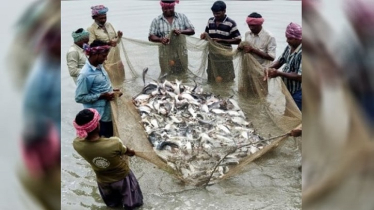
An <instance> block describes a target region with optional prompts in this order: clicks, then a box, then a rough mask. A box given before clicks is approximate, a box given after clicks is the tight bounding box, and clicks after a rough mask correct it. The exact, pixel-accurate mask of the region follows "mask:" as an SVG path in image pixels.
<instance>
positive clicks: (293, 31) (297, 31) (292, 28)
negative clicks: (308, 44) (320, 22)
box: [286, 22, 302, 40]
mask: <svg viewBox="0 0 374 210" xmlns="http://www.w3.org/2000/svg"><path fill="white" fill-rule="evenodd" d="M286 37H287V38H290V39H298V40H301V39H302V30H301V26H300V25H298V24H296V23H292V22H291V23H290V24H289V25H288V26H287V29H286Z"/></svg>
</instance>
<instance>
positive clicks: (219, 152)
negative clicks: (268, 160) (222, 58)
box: [133, 77, 267, 183]
mask: <svg viewBox="0 0 374 210" xmlns="http://www.w3.org/2000/svg"><path fill="white" fill-rule="evenodd" d="M160 78H161V77H160ZM160 78H159V79H160ZM143 82H145V80H144V81H143ZM133 104H134V105H135V107H136V108H137V110H138V112H139V115H140V117H141V123H142V124H143V127H144V130H145V132H146V134H147V135H148V140H149V142H150V144H151V145H152V146H153V149H154V151H155V153H156V154H157V155H158V156H159V157H160V159H161V160H163V161H165V163H167V164H168V166H169V167H170V168H172V169H173V170H176V171H179V172H180V173H181V175H182V176H183V177H184V179H186V180H190V181H191V182H194V183H206V182H207V179H208V178H209V176H210V174H211V173H212V172H213V171H212V170H213V167H215V165H216V163H217V161H219V160H221V158H223V157H224V156H225V155H226V154H227V152H228V149H230V150H231V149H234V148H237V147H238V146H241V145H248V146H246V147H242V148H240V149H238V150H237V151H234V152H233V153H232V154H231V155H229V156H227V157H225V159H224V160H223V161H222V162H221V164H220V165H219V166H218V167H217V170H216V171H215V172H214V173H213V176H212V179H211V181H212V180H216V179H219V178H220V177H222V176H224V174H226V173H227V172H228V171H229V170H230V167H229V166H230V165H236V164H239V163H240V161H241V159H242V158H245V157H246V156H248V155H252V154H253V153H255V152H257V151H259V150H261V148H263V147H265V146H266V145H267V143H265V142H262V141H261V138H262V137H260V136H259V135H258V134H256V132H255V129H254V128H253V127H252V124H251V123H250V122H249V121H247V119H246V116H245V114H244V112H243V111H242V110H241V109H240V107H239V105H238V103H237V102H236V101H235V100H234V99H233V98H226V99H225V98H222V97H220V96H217V95H214V94H212V93H204V92H202V88H200V86H199V85H198V84H197V82H196V81H195V80H194V86H188V85H185V84H183V83H182V81H179V80H175V81H168V80H166V79H165V80H157V81H152V82H150V83H148V84H147V85H145V86H144V87H143V88H142V90H141V92H140V93H139V94H138V95H136V96H134V97H133ZM204 180H205V182H204Z"/></svg>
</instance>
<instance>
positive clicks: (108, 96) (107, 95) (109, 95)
mask: <svg viewBox="0 0 374 210" xmlns="http://www.w3.org/2000/svg"><path fill="white" fill-rule="evenodd" d="M99 99H105V100H107V101H112V100H113V99H114V93H109V92H106V93H102V94H101V95H100V97H99Z"/></svg>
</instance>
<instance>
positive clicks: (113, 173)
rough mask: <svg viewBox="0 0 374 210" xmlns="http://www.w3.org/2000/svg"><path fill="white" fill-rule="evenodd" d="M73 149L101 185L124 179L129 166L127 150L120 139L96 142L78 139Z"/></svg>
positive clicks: (113, 138)
mask: <svg viewBox="0 0 374 210" xmlns="http://www.w3.org/2000/svg"><path fill="white" fill-rule="evenodd" d="M73 147H74V149H75V150H76V151H77V152H78V154H79V155H80V156H82V157H83V158H84V159H85V160H86V161H87V162H88V163H89V164H90V165H91V167H92V169H93V170H94V172H95V174H96V180H97V182H99V183H103V184H110V183H113V182H117V181H119V180H122V179H124V178H125V177H126V176H127V175H128V174H129V170H130V169H129V166H128V164H127V161H126V160H125V159H124V157H123V156H124V155H125V152H126V151H127V148H126V146H125V145H123V143H122V141H121V140H120V139H119V138H118V137H111V138H100V139H98V140H95V141H88V140H84V139H83V140H82V139H81V138H78V137H77V138H76V139H74V141H73Z"/></svg>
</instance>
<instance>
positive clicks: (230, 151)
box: [106, 34, 301, 185]
mask: <svg viewBox="0 0 374 210" xmlns="http://www.w3.org/2000/svg"><path fill="white" fill-rule="evenodd" d="M169 37H170V43H169V44H168V45H162V44H160V43H152V42H146V41H141V40H136V39H130V38H126V37H123V38H122V40H121V42H120V43H119V45H118V48H115V50H116V53H117V50H118V51H119V53H118V54H116V53H113V54H114V55H116V56H118V55H119V56H120V58H121V59H120V60H122V62H121V61H120V62H121V63H122V64H123V65H114V63H116V62H117V63H118V61H119V60H118V57H117V58H112V57H111V56H108V60H107V61H106V66H107V67H109V66H111V67H112V68H109V70H108V71H109V72H110V75H112V76H111V81H112V83H113V86H114V87H116V88H120V89H121V91H122V92H123V93H124V95H123V96H121V97H116V99H115V100H114V101H113V102H112V103H111V105H112V113H113V123H114V128H115V134H116V135H118V136H119V137H120V138H121V139H122V140H123V141H124V143H125V145H127V146H129V147H130V148H133V149H134V150H135V151H136V155H137V156H139V157H142V158H144V159H145V160H147V161H149V162H152V163H153V164H155V165H157V166H159V167H160V168H161V169H163V170H165V171H168V172H170V173H171V174H173V175H175V176H176V177H177V178H179V179H180V180H182V181H184V182H185V183H187V184H193V185H202V184H209V183H210V184H211V183H215V182H216V181H219V180H222V179H225V178H228V177H230V176H232V175H235V174H237V173H239V172H240V170H241V169H242V168H243V166H245V165H247V164H249V163H250V162H252V161H253V160H255V159H256V158H258V157H260V156H262V155H263V154H265V153H266V152H267V151H269V150H270V149H272V148H274V147H276V146H277V145H278V144H279V143H280V142H282V141H283V140H285V139H286V138H287V136H284V135H282V136H280V137H279V138H274V139H273V140H272V141H266V139H264V138H263V137H262V136H260V135H259V134H257V133H256V131H255V130H256V129H255V128H254V127H253V124H252V123H251V122H249V121H248V118H247V116H249V112H250V110H241V109H240V107H239V108H238V109H233V110H231V108H232V106H231V108H226V109H225V108H222V106H223V104H226V105H227V104H231V105H233V104H232V103H234V104H235V100H234V99H238V100H240V103H238V104H240V105H242V104H246V103H252V102H253V101H255V100H256V101H258V105H259V106H261V107H263V108H264V109H265V110H266V111H265V113H266V115H267V116H264V117H266V118H267V119H269V120H270V121H269V122H267V123H269V124H270V123H271V124H275V125H276V126H278V127H279V128H280V130H281V131H280V133H284V132H289V131H290V130H292V129H293V128H295V127H296V126H297V125H299V124H300V123H301V112H300V111H299V109H298V108H297V106H296V104H295V103H294V101H293V99H292V97H291V96H290V94H289V92H288V90H287V88H286V87H285V85H284V84H283V82H282V81H281V79H280V78H277V79H270V81H269V82H264V81H263V77H264V74H263V68H262V67H261V65H260V64H259V63H258V62H257V61H256V60H255V59H254V57H253V56H252V55H250V54H244V53H242V52H241V51H238V50H233V49H232V48H231V47H227V46H223V45H221V44H218V43H216V42H214V41H212V40H211V39H210V38H209V37H208V36H207V38H206V40H201V39H197V38H194V37H189V36H184V35H179V36H176V35H174V34H170V36H169ZM242 44H246V43H242ZM123 67H124V69H123ZM145 67H147V68H148V70H147V71H146V74H143V72H144V71H143V70H144V69H145ZM117 71H118V72H117ZM124 72H126V74H125V73H124ZM114 75H123V76H118V77H117V76H114ZM124 75H126V78H125V77H124ZM236 75H237V78H235V76H236ZM234 78H235V79H234ZM175 79H177V80H175ZM142 80H144V81H142ZM174 80H175V82H174ZM208 80H212V82H211V83H208ZM182 81H183V82H182ZM227 84H229V85H228V86H227ZM219 85H222V86H223V87H232V86H234V87H235V89H234V90H224V91H223V92H225V91H227V95H230V94H231V96H232V93H233V94H234V96H232V97H231V98H230V97H224V96H219V95H217V94H216V95H215V94H214V92H215V87H217V88H219ZM230 85H231V86H230ZM176 86H178V88H175V87H176ZM200 86H201V87H200ZM203 86H204V88H207V89H209V87H210V88H211V89H210V90H211V91H212V92H213V93H208V92H206V91H203V88H202V87H203ZM172 87H173V88H172ZM236 87H237V88H236ZM152 88H154V89H152ZM168 88H169V89H168ZM170 88H171V89H170ZM192 89H193V90H192ZM191 90H192V91H191ZM163 91H164V92H163ZM173 91H174V93H173ZM183 91H184V92H183ZM165 92H166V93H165ZM170 92H171V93H170ZM221 93H222V91H221ZM183 94H185V95H183ZM186 94H187V95H188V94H189V95H193V97H194V99H197V98H198V99H199V100H198V101H199V103H196V102H195V101H194V99H189V101H187V102H188V103H187V105H186V106H185V107H177V106H178V105H177V103H179V102H180V101H181V100H182V99H183V97H186ZM223 95H225V94H223ZM141 97H145V98H144V100H143V99H142V100H143V101H142V103H140V102H139V100H138V99H139V98H141ZM213 99H216V100H217V103H216V104H215V105H217V104H219V105H218V106H217V107H216V109H215V111H214V110H213V109H214V108H211V107H209V111H208V113H209V114H208V113H204V112H203V111H202V110H204V107H203V104H204V102H205V104H207V102H206V101H209V100H213ZM150 101H152V103H153V104H154V103H155V101H157V103H161V104H162V105H163V106H164V107H163V108H165V110H166V111H168V112H167V114H166V115H165V113H160V108H159V106H157V107H158V109H155V110H153V111H150V110H149V108H154V106H149V105H148V107H149V108H147V107H146V106H147V104H149V103H150ZM168 104H169V105H168ZM162 105H161V106H162ZM174 105H175V107H174ZM169 106H173V108H171V109H168V107H169ZM209 106H211V105H209ZM169 108H170V107H169ZM217 109H218V111H217ZM220 109H221V110H222V109H223V112H225V113H224V114H222V113H221V111H219V110H220ZM144 110H145V111H144ZM157 110H158V112H157ZM171 110H173V111H171ZM212 110H213V111H214V113H213V111H212ZM234 111H235V112H234ZM145 113H146V114H145ZM194 113H195V114H196V113H197V117H196V116H194V117H193V118H191V116H189V117H188V116H186V114H187V115H194ZM228 113H230V114H233V115H235V116H236V115H237V113H243V115H244V116H240V117H233V116H230V115H228ZM199 114H200V116H199ZM207 116H208V117H207ZM152 117H153V118H152ZM173 117H175V118H173ZM199 117H200V118H199ZM170 119H174V124H173V126H174V125H175V126H176V128H175V129H174V131H176V132H181V131H183V130H184V129H187V131H185V132H184V133H187V134H185V135H188V134H189V131H191V130H192V131H193V132H192V134H191V136H192V137H191V136H190V137H191V138H187V137H186V136H180V135H179V137H178V135H176V136H174V137H170V135H169V134H170V132H169V133H167V132H166V133H167V135H166V134H165V130H166V129H165V128H164V126H166V125H167V124H168V122H170ZM175 119H180V120H181V122H178V121H177V120H175ZM152 120H153V121H152ZM198 120H200V121H198ZM208 120H211V122H213V123H211V125H206V124H204V125H203V124H202V122H205V121H208ZM242 120H244V121H242ZM271 121H273V122H271ZM176 122H177V123H176ZM247 122H249V123H247ZM194 123H195V124H194ZM169 124H170V123H169ZM156 125H157V126H156ZM194 126H195V127H194ZM204 126H207V129H208V127H209V126H211V127H209V129H210V130H209V131H205V130H203V129H204ZM222 126H224V127H222ZM155 127H160V128H162V129H159V130H157V129H155ZM226 129H228V131H227V130H226ZM235 129H236V130H235ZM225 130H226V131H225ZM238 130H240V132H238ZM196 131H197V132H198V131H200V134H199V135H198V134H196ZM242 131H244V132H242ZM162 132H164V133H162ZM194 132H195V133H194ZM204 132H205V133H206V134H207V135H206V136H205V137H206V138H207V139H209V140H206V141H214V140H217V139H220V140H222V141H226V145H225V144H224V143H222V141H221V142H220V143H219V144H213V145H212V146H211V147H209V148H207V147H202V146H201V145H202V144H201V141H202V136H203V135H202V133H204ZM195 134H196V135H195ZM242 136H244V138H243V137H242ZM154 138H155V139H158V140H161V141H162V142H164V143H165V142H166V139H167V140H169V141H171V140H170V139H172V140H173V141H174V143H178V144H179V145H178V146H179V147H177V148H176V147H174V145H173V144H168V145H167V146H166V148H167V149H160V147H159V148H158V149H157V148H154V147H153V146H152V143H151V140H152V139H154ZM176 139H177V140H178V141H176ZM191 139H195V140H191ZM196 139H198V140H196ZM243 139H244V140H243ZM188 142H190V143H188ZM197 142H200V143H197ZM227 142H231V143H227ZM181 145H182V146H181ZM186 145H187V146H186ZM197 145H199V146H197ZM243 145H245V146H243Z"/></svg>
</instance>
